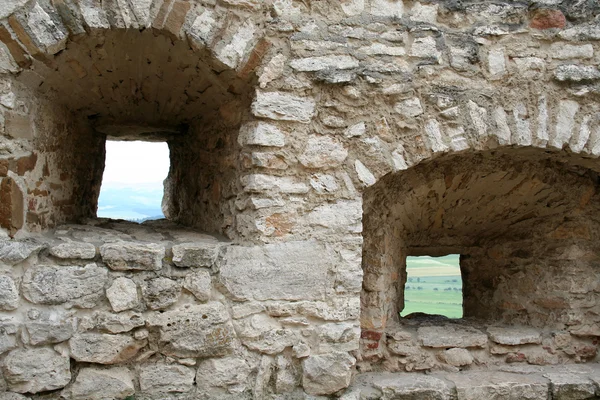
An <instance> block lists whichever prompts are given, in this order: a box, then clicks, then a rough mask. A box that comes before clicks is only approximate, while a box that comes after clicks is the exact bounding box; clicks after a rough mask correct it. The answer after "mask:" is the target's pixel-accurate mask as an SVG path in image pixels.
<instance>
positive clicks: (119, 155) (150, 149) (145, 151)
mask: <svg viewBox="0 0 600 400" xmlns="http://www.w3.org/2000/svg"><path fill="white" fill-rule="evenodd" d="M168 173H169V147H168V146H167V144H166V143H164V142H161V143H155V142H139V141H136V142H119V141H106V164H105V168H104V176H103V179H102V183H103V184H111V185H112V184H118V183H122V184H136V183H158V182H162V181H163V180H164V179H165V178H166V177H167V174H168Z"/></svg>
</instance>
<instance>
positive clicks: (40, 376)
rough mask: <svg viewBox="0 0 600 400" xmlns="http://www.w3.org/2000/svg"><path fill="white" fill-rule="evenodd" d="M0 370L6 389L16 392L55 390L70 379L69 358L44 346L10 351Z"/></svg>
mask: <svg viewBox="0 0 600 400" xmlns="http://www.w3.org/2000/svg"><path fill="white" fill-rule="evenodd" d="M2 371H3V373H4V379H6V383H7V384H8V388H9V390H11V391H13V392H17V393H37V392H43V391H47V390H56V389H60V388H62V387H64V386H66V385H67V384H68V383H69V381H70V380H71V371H70V365H69V358H68V357H65V356H62V355H60V354H58V353H57V352H55V351H54V350H52V349H46V348H41V349H17V350H13V351H11V352H10V353H8V355H7V356H6V358H5V359H4V363H3V366H2Z"/></svg>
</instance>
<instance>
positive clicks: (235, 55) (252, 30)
mask: <svg viewBox="0 0 600 400" xmlns="http://www.w3.org/2000/svg"><path fill="white" fill-rule="evenodd" d="M231 29H232V26H231V25H230V26H229V30H231ZM233 29H236V28H233ZM256 32H257V28H256V23H255V22H254V21H253V20H251V19H246V20H245V21H244V22H243V23H242V24H240V25H239V26H238V27H237V29H236V31H235V33H234V34H233V36H232V37H231V39H230V40H229V41H228V42H225V41H221V42H219V43H218V44H217V45H216V46H215V47H216V50H215V55H216V56H217V58H218V59H219V61H221V62H222V63H223V64H225V65H227V66H228V67H230V68H234V69H235V68H237V67H238V66H239V65H240V62H241V61H242V60H244V58H245V54H246V49H247V48H248V47H249V46H250V45H251V44H252V42H253V41H254V40H255V36H256Z"/></svg>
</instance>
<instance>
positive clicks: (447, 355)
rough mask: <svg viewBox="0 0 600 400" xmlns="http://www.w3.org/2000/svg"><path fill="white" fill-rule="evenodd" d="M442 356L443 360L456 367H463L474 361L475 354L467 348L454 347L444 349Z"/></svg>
mask: <svg viewBox="0 0 600 400" xmlns="http://www.w3.org/2000/svg"><path fill="white" fill-rule="evenodd" d="M440 358H441V359H442V361H444V362H446V363H447V364H450V365H453V366H455V367H462V366H465V365H471V364H472V363H473V356H472V355H471V353H469V350H466V349H458V348H452V349H448V350H444V351H443V352H442V353H441V354H440Z"/></svg>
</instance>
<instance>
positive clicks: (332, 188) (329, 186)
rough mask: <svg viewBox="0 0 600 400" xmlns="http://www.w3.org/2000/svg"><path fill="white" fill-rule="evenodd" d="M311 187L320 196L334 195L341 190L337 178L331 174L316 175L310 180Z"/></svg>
mask: <svg viewBox="0 0 600 400" xmlns="http://www.w3.org/2000/svg"><path fill="white" fill-rule="evenodd" d="M310 186H312V188H313V189H314V190H315V191H316V192H317V193H319V194H323V193H333V192H336V191H337V190H338V189H339V186H338V184H337V181H336V179H335V177H334V176H333V175H329V174H314V175H313V176H312V177H311V178H310Z"/></svg>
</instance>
